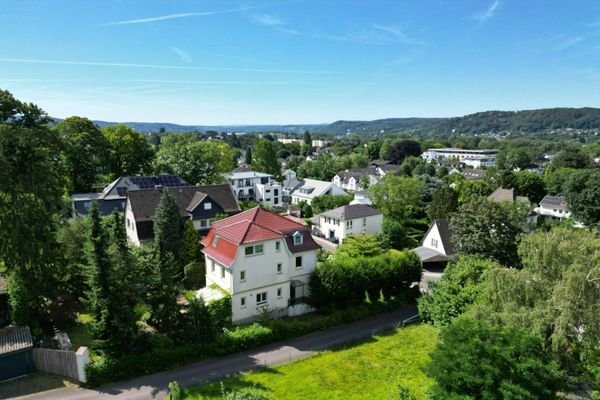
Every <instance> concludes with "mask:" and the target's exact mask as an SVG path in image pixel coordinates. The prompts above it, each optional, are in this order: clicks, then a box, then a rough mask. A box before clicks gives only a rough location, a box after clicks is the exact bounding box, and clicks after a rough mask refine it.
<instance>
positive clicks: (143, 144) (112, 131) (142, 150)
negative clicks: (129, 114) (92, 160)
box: [102, 125, 154, 179]
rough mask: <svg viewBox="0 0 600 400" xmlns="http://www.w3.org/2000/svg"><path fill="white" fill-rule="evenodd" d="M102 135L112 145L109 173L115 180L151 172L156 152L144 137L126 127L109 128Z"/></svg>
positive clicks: (115, 126) (109, 154)
mask: <svg viewBox="0 0 600 400" xmlns="http://www.w3.org/2000/svg"><path fill="white" fill-rule="evenodd" d="M102 133H103V134H104V137H105V138H106V140H107V141H108V143H109V145H110V149H109V153H108V160H109V162H108V172H110V174H111V176H112V178H113V179H116V178H118V177H120V176H125V175H136V174H140V173H147V172H149V171H150V167H151V164H152V160H153V158H154V152H153V151H152V147H151V146H150V143H148V141H147V140H146V138H145V137H144V135H142V134H141V133H139V132H137V131H135V130H133V129H131V128H129V127H128V126H126V125H114V126H107V127H105V128H103V129H102Z"/></svg>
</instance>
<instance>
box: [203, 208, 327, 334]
mask: <svg viewBox="0 0 600 400" xmlns="http://www.w3.org/2000/svg"><path fill="white" fill-rule="evenodd" d="M201 243H202V244H203V245H204V249H203V250H202V252H203V253H204V256H205V259H206V285H207V287H210V286H211V285H213V284H214V285H217V286H218V287H220V288H221V289H223V290H225V291H227V292H229V293H230V294H231V302H232V322H233V323H240V322H244V321H250V320H252V319H254V318H256V317H257V316H259V315H262V314H263V313H265V312H269V313H271V314H272V315H273V316H276V317H277V316H285V315H298V314H301V313H303V312H306V311H307V310H309V307H308V306H307V305H306V304H305V299H306V296H307V295H308V279H309V276H310V274H311V272H313V271H314V269H315V267H316V264H317V250H318V249H319V245H318V244H317V243H316V242H315V241H314V240H313V238H312V236H311V235H310V230H309V228H308V227H307V226H306V225H303V224H301V223H299V222H297V221H295V220H293V219H290V218H287V217H283V216H281V215H278V214H276V213H273V212H271V211H267V210H265V209H263V208H261V207H256V208H253V209H251V210H248V211H245V212H243V213H240V214H237V215H234V216H232V217H229V218H226V219H223V220H220V221H216V222H215V223H214V224H213V225H212V227H211V229H210V231H209V232H208V234H207V235H206V237H205V238H204V239H202V241H201ZM205 292H206V294H207V295H208V293H209V292H210V289H207V290H206V291H205ZM199 293H200V295H201V296H203V297H205V295H203V292H202V291H200V292H199ZM205 300H208V299H205Z"/></svg>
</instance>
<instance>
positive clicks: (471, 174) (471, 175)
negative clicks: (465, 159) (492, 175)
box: [460, 168, 486, 179]
mask: <svg viewBox="0 0 600 400" xmlns="http://www.w3.org/2000/svg"><path fill="white" fill-rule="evenodd" d="M485 172H486V171H485V170H484V169H476V168H468V169H464V170H463V171H462V172H461V173H460V174H461V175H462V176H464V177H465V178H466V179H483V178H485Z"/></svg>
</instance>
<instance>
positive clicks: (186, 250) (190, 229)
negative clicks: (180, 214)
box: [180, 220, 202, 265]
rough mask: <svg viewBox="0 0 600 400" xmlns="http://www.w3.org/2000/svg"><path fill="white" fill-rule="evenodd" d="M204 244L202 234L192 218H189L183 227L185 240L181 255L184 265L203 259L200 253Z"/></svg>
mask: <svg viewBox="0 0 600 400" xmlns="http://www.w3.org/2000/svg"><path fill="white" fill-rule="evenodd" d="M200 250H202V245H200V235H198V232H197V231H196V228H194V223H193V222H192V220H187V221H186V223H185V226H184V228H183V240H182V243H181V252H180V257H181V260H182V261H183V264H184V265H188V264H189V263H192V262H196V261H200V260H202V255H201V253H200Z"/></svg>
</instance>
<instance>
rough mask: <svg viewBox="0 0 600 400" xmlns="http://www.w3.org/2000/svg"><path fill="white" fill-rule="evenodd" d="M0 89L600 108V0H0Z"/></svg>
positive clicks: (338, 107)
mask: <svg viewBox="0 0 600 400" xmlns="http://www.w3.org/2000/svg"><path fill="white" fill-rule="evenodd" d="M0 88H2V89H8V90H10V91H11V92H12V93H13V94H14V95H15V96H16V97H17V98H19V99H21V100H26V101H31V102H35V103H37V104H38V105H39V106H41V107H42V108H43V109H45V110H46V111H48V112H49V113H50V114H51V115H52V116H57V117H67V116H70V115H81V116H86V117H88V118H91V119H103V120H111V121H147V122H174V123H182V124H262V123H290V124H292V123H323V122H332V121H335V120H338V119H353V120H356V119H375V118H386V117H411V116H419V117H443V116H458V115H464V114H468V113H472V112H477V111H485V110H490V109H501V110H519V109H530V108H543V107H554V106H569V107H581V106H593V107H598V106H600V1H595V0H587V1H582V0H571V1H569V0H526V1H524V0H414V1H408V0H406V1H405V0H290V1H285V0H279V1H275V0H273V1H263V0H260V1H259V0H248V1H229V0H219V1H209V0H196V1H192V0H161V1H158V0H156V1H154V0H102V1H83V0H53V1H47V0H41V1H29V0H19V1H10V0H0Z"/></svg>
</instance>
